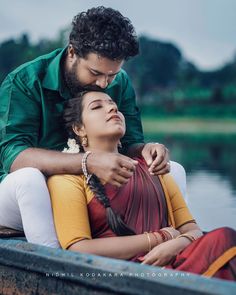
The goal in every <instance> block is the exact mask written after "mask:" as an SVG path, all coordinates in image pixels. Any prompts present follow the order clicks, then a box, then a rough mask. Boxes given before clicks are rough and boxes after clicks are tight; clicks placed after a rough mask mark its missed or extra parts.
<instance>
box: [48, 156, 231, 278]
mask: <svg viewBox="0 0 236 295" xmlns="http://www.w3.org/2000/svg"><path fill="white" fill-rule="evenodd" d="M137 160H138V165H137V166H136V169H135V171H134V173H133V176H132V177H131V178H130V179H129V181H128V182H127V183H126V184H125V185H123V186H122V187H120V188H117V187H114V186H112V185H109V184H106V185H105V191H106V194H107V196H108V198H109V200H110V204H111V207H112V208H113V210H114V212H115V213H116V214H119V215H120V216H121V217H122V218H123V220H124V222H125V223H126V224H127V225H128V226H129V228H131V229H133V231H134V232H135V233H136V234H142V233H144V232H152V231H157V230H159V229H161V228H163V227H167V226H173V227H174V228H176V229H178V228H179V227H180V226H182V225H184V224H186V223H190V222H195V221H194V218H193V216H192V215H191V213H190V211H189V209H188V207H187V205H186V203H185V201H184V199H183V197H182V195H181V193H180V190H179V189H178V186H177V185H176V183H175V181H174V180H173V178H172V177H171V176H170V175H169V174H166V175H163V176H159V177H156V176H152V175H150V173H149V172H148V167H147V165H146V162H145V161H144V159H142V158H138V159H137ZM48 187H49V191H50V195H51V200H52V207H53V214H54V222H55V226H56V231H57V235H58V238H59V241H60V244H61V246H62V247H63V249H68V248H69V247H70V246H71V245H73V244H74V243H76V242H79V241H80V240H83V239H97V238H106V237H115V236H116V234H115V233H114V232H113V231H112V230H111V229H110V227H109V225H108V222H107V217H106V209H105V208H104V206H103V205H102V204H101V203H100V202H99V201H98V199H97V198H96V197H95V196H94V194H93V193H92V191H91V190H90V188H89V186H88V185H87V183H86V179H85V177H84V176H81V175H79V176H78V175H55V176H52V177H50V179H49V181H48ZM145 254H146V253H138V255H136V256H135V257H132V258H131V259H130V260H132V261H135V262H139V260H138V257H140V256H143V255H145ZM165 267H166V268H169V269H175V270H180V271H186V272H191V273H195V274H200V275H205V276H209V277H211V276H214V277H218V278H223V279H228V280H235V279H236V232H235V231H234V230H233V229H230V228H220V229H217V230H214V231H212V232H209V233H207V234H205V235H203V236H202V237H201V238H199V239H197V240H196V241H194V242H192V243H191V244H190V245H189V246H187V247H186V248H185V249H184V250H183V251H182V252H180V253H179V254H178V255H177V256H176V257H175V259H174V260H173V261H171V263H169V264H168V265H166V266H165Z"/></svg>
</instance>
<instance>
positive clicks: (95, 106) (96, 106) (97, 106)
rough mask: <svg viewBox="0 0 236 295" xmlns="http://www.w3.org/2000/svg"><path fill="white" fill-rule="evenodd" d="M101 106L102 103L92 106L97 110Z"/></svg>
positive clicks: (92, 108)
mask: <svg viewBox="0 0 236 295" xmlns="http://www.w3.org/2000/svg"><path fill="white" fill-rule="evenodd" d="M100 108H102V105H101V104H99V105H94V106H92V107H91V110H97V109H100Z"/></svg>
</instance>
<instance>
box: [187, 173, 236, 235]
mask: <svg viewBox="0 0 236 295" xmlns="http://www.w3.org/2000/svg"><path fill="white" fill-rule="evenodd" d="M187 190H188V197H187V203H188V206H189V208H190V210H191V212H192V214H193V216H194V218H195V219H196V221H197V222H198V224H199V225H200V227H201V228H202V230H206V231H209V230H212V229H214V228H217V227H222V226H229V227H233V228H234V229H236V192H235V191H234V190H233V189H232V187H231V183H230V182H229V180H227V179H225V178H223V177H222V176H221V175H220V174H219V173H218V172H217V171H204V170H197V171H191V172H190V173H188V174H187Z"/></svg>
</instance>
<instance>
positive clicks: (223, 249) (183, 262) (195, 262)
mask: <svg viewBox="0 0 236 295" xmlns="http://www.w3.org/2000/svg"><path fill="white" fill-rule="evenodd" d="M165 268H168V269H175V270H180V271H187V272H191V273H195V274H201V275H204V276H207V277H216V278H221V279H227V280H236V231H235V230H233V229H231V228H228V227H222V228H218V229H216V230H213V231H211V232H209V233H207V234H205V235H203V236H202V237H201V238H199V239H197V240H196V241H194V242H193V243H191V244H190V245H189V246H188V247H186V248H185V249H184V250H183V251H182V252H181V253H180V254H179V255H177V256H176V258H175V260H174V261H173V262H172V263H171V264H170V265H166V266H165Z"/></svg>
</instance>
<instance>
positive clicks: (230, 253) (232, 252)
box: [202, 247, 236, 277]
mask: <svg viewBox="0 0 236 295" xmlns="http://www.w3.org/2000/svg"><path fill="white" fill-rule="evenodd" d="M234 256H236V247H232V248H230V249H228V250H227V251H225V252H224V254H222V255H221V256H219V257H218V258H217V259H216V260H215V261H214V262H213V263H212V264H211V265H210V266H209V267H208V269H207V270H206V271H205V272H204V273H203V274H202V275H203V276H206V277H212V276H213V275H214V274H215V273H216V272H217V271H218V270H219V269H220V268H221V267H222V266H224V265H225V264H226V263H227V262H229V261H230V259H232V258H233V257H234Z"/></svg>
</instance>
